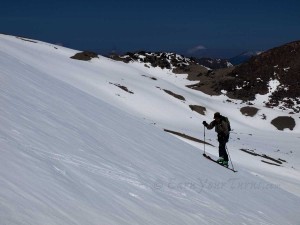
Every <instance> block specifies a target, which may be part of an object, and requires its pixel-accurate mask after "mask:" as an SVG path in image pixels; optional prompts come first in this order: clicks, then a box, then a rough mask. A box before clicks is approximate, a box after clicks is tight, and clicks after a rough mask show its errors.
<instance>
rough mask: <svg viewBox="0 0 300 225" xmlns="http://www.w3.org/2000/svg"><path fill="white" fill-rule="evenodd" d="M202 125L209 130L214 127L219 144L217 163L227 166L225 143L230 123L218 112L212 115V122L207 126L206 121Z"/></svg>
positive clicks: (227, 138)
mask: <svg viewBox="0 0 300 225" xmlns="http://www.w3.org/2000/svg"><path fill="white" fill-rule="evenodd" d="M203 125H204V126H205V127H206V128H207V129H209V130H211V129H212V128H214V127H215V131H216V132H217V133H218V142H219V159H218V160H217V162H218V163H220V164H223V165H224V166H228V155H227V152H226V143H227V142H228V140H229V132H230V123H229V121H228V119H227V118H226V117H224V116H222V115H221V114H220V113H219V112H216V113H215V114H214V120H213V121H212V122H211V123H210V124H208V123H207V122H206V121H203Z"/></svg>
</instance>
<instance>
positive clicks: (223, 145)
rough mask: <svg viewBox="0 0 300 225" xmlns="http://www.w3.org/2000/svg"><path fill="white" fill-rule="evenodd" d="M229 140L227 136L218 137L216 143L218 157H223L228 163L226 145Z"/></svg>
mask: <svg viewBox="0 0 300 225" xmlns="http://www.w3.org/2000/svg"><path fill="white" fill-rule="evenodd" d="M228 140H229V135H228V136H225V137H224V136H220V135H218V141H219V157H223V158H224V160H225V161H228V155H227V152H226V143H227V142H228Z"/></svg>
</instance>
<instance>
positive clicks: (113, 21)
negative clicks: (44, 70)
mask: <svg viewBox="0 0 300 225" xmlns="http://www.w3.org/2000/svg"><path fill="white" fill-rule="evenodd" d="M0 32H1V33H7V34H12V35H19V36H25V37H31V38H35V39H38V40H42V41H47V42H51V43H61V44H63V45H64V46H67V47H71V48H75V49H78V50H94V51H98V52H99V53H104V54H106V53H108V52H111V51H113V50H115V51H117V52H126V51H136V50H146V51H173V52H178V53H181V54H185V55H198V56H214V57H232V56H234V55H236V54H238V53H241V52H243V51H247V50H267V49H270V48H273V47H276V46H279V45H281V44H284V43H287V42H291V41H295V40H300V1H299V0H290V1H289V0H286V1H278V0H273V1H270V0H251V1H243V0H239V1H235V0H232V1H214V0H210V1H209V0H207V1H201V0H198V1H197V0H182V1H176V0H173V1H166V0H151V1H148V0H147V1H142V0H139V1H137V0H127V1H122V0H109V1H101V0H100V1H93V0H91V1H88V0H87V1H79V0H72V1H68V0H66V1H58V0H52V1H42V0H39V1H34V0H33V1H32V0H27V1H21V0H20V1H13V0H11V1H1V7H0Z"/></svg>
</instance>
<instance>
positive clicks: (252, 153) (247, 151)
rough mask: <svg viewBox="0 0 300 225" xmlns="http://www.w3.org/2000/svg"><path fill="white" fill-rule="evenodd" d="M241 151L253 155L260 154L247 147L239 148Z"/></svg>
mask: <svg viewBox="0 0 300 225" xmlns="http://www.w3.org/2000/svg"><path fill="white" fill-rule="evenodd" d="M240 150H241V151H243V152H246V153H248V154H250V155H254V156H260V154H257V153H255V152H254V151H253V150H252V151H251V150H248V149H242V148H241V149H240Z"/></svg>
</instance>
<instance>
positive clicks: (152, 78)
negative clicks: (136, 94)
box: [142, 75, 157, 80]
mask: <svg viewBox="0 0 300 225" xmlns="http://www.w3.org/2000/svg"><path fill="white" fill-rule="evenodd" d="M142 76H143V77H148V78H150V79H151V80H157V78H156V77H150V76H147V75H142Z"/></svg>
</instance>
